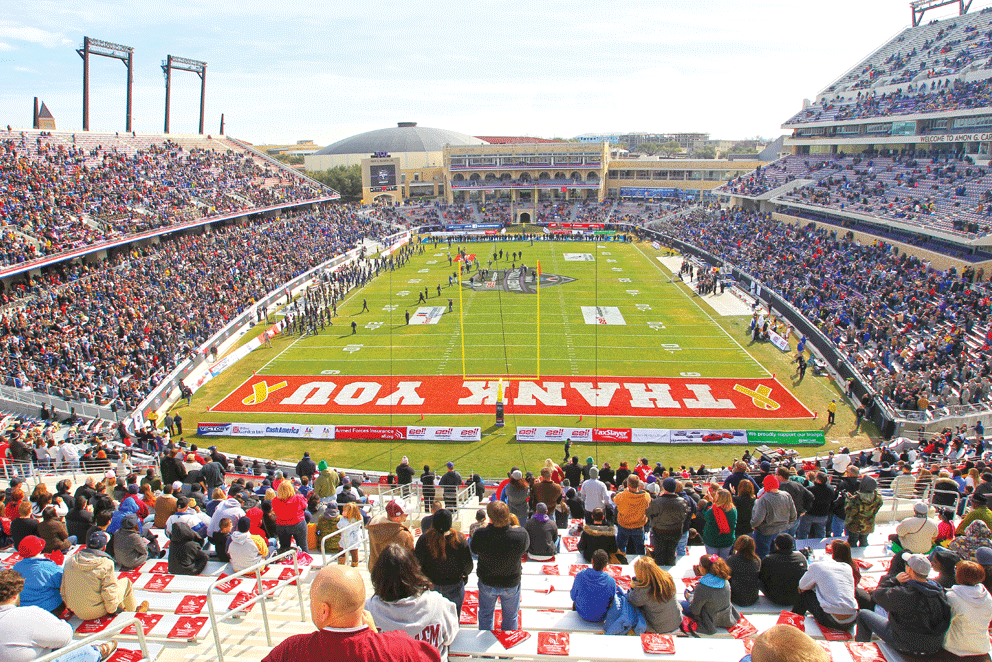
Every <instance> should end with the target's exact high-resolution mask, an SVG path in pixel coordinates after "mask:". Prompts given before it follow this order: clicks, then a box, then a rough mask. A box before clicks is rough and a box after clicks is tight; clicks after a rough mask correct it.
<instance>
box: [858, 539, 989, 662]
mask: <svg viewBox="0 0 992 662" xmlns="http://www.w3.org/2000/svg"><path fill="white" fill-rule="evenodd" d="M931 570H932V566H931V565H930V561H929V560H927V557H925V556H923V555H922V554H909V555H908V556H906V570H905V571H904V572H901V573H899V574H898V575H895V576H885V577H882V579H881V581H879V583H878V588H877V589H876V590H875V592H874V593H872V600H874V602H875V604H877V605H878V606H880V607H882V608H883V609H884V610H885V611H886V612H887V613H888V617H885V616H881V615H879V614H877V613H875V612H874V611H871V610H868V609H861V610H860V611H858V618H857V622H858V628H857V633H856V634H855V640H857V641H862V642H868V641H871V638H872V635H873V634H874V635H877V636H878V637H879V638H880V639H881V640H882V641H884V642H885V643H886V644H888V645H889V646H891V647H892V648H894V649H895V650H897V651H900V652H903V653H910V654H913V655H935V654H937V652H938V651H940V649H941V648H942V647H943V645H944V635H945V633H946V632H947V629H948V628H949V627H950V625H951V607H950V604H949V603H948V601H947V598H946V596H945V595H944V589H943V588H941V587H940V585H939V584H937V582H935V581H933V580H931V579H929V576H930V571H931ZM986 625H987V624H986Z"/></svg>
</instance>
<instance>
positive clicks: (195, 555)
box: [169, 522, 207, 575]
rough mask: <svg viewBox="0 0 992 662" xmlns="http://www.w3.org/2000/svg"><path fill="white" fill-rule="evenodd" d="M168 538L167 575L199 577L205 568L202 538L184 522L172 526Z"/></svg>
mask: <svg viewBox="0 0 992 662" xmlns="http://www.w3.org/2000/svg"><path fill="white" fill-rule="evenodd" d="M171 533H172V534H171V535H170V536H169V541H170V542H169V573H170V574H173V575H199V574H201V573H202V572H203V569H204V568H206V567H207V553H206V552H204V551H203V547H202V546H201V543H202V542H203V538H202V537H201V536H200V534H198V533H196V532H195V531H194V530H193V529H191V528H189V525H188V524H186V523H185V522H176V523H175V524H173V525H172V532H171Z"/></svg>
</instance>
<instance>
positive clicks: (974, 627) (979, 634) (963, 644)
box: [15, 568, 992, 656]
mask: <svg viewBox="0 0 992 662" xmlns="http://www.w3.org/2000/svg"><path fill="white" fill-rule="evenodd" d="M15 569H16V568H15ZM947 602H948V603H950V605H951V626H950V627H949V628H948V629H947V634H945V635H944V648H945V649H947V650H948V651H949V652H951V653H954V654H955V655H961V656H964V655H985V654H987V653H989V652H990V650H992V646H990V644H989V631H988V623H989V621H992V595H989V592H988V589H986V588H985V587H984V586H983V585H982V584H976V585H975V586H964V585H962V584H958V585H956V586H954V587H952V588H951V589H950V590H948V591H947Z"/></svg>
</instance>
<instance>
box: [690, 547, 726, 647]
mask: <svg viewBox="0 0 992 662" xmlns="http://www.w3.org/2000/svg"><path fill="white" fill-rule="evenodd" d="M693 571H694V572H695V573H696V576H697V577H701V579H700V580H699V583H698V584H697V585H696V588H695V590H692V589H686V593H685V596H686V599H685V600H683V601H680V604H681V605H682V611H683V613H684V614H685V615H687V616H691V617H692V619H693V620H694V621H695V622H696V624H697V631H698V632H699V633H700V634H715V633H716V629H717V628H732V627H734V625H736V624H737V621H739V620H740V619H741V615H740V613H738V611H737V609H735V608H734V606H733V605H732V604H730V567H729V566H727V562H726V561H724V560H723V559H721V558H720V557H719V556H717V555H716V554H711V555H709V556H702V557H700V559H699V565H697V566H694V567H693Z"/></svg>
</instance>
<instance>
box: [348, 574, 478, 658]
mask: <svg viewBox="0 0 992 662" xmlns="http://www.w3.org/2000/svg"><path fill="white" fill-rule="evenodd" d="M365 608H366V609H368V610H369V613H371V614H372V618H373V619H374V620H375V624H376V627H378V628H379V629H380V630H382V631H383V632H394V631H396V630H399V631H402V632H406V633H407V634H408V635H410V636H411V637H413V638H414V639H419V640H421V641H426V642H427V643H429V644H430V645H431V646H433V647H434V648H436V649H437V650H438V652H439V653H440V655H441V662H445V660H447V659H448V646H450V645H451V642H453V641H454V640H455V635H457V634H458V614H456V613H455V603H453V602H451V601H450V600H448V599H447V598H445V597H444V596H442V595H441V594H440V593H438V592H437V591H424V592H423V593H421V594H420V595H411V596H410V597H407V598H403V599H401V600H396V601H394V602H386V601H385V600H382V599H380V598H379V596H378V595H373V596H372V597H370V598H369V599H368V600H367V601H366V602H365Z"/></svg>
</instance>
